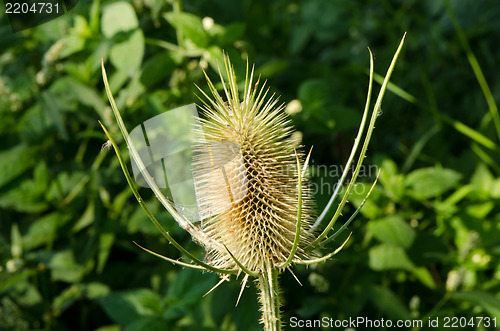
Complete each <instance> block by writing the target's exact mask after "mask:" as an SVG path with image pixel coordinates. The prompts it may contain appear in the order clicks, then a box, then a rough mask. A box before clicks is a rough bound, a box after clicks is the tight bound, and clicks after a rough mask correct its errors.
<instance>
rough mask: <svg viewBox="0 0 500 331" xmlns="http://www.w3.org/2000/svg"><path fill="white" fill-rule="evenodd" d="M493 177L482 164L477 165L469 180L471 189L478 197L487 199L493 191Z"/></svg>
mask: <svg viewBox="0 0 500 331" xmlns="http://www.w3.org/2000/svg"><path fill="white" fill-rule="evenodd" d="M494 180H495V177H493V175H492V174H491V172H490V171H489V170H488V167H486V165H485V164H484V163H480V164H478V165H477V167H476V170H475V171H474V174H473V175H472V178H471V180H470V184H471V186H472V188H473V189H474V190H475V191H476V193H478V194H479V195H480V196H482V197H485V198H488V197H490V194H491V192H492V190H493V184H494Z"/></svg>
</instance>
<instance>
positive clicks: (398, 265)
mask: <svg viewBox="0 0 500 331" xmlns="http://www.w3.org/2000/svg"><path fill="white" fill-rule="evenodd" d="M368 255H369V263H368V264H369V265H370V268H372V269H373V270H378V271H382V270H391V269H403V270H407V271H410V272H412V273H413V274H414V275H415V276H416V277H417V278H418V279H419V280H420V281H421V282H422V283H423V284H424V285H425V286H427V287H429V288H434V287H435V286H436V285H435V283H434V280H433V278H432V276H431V274H430V272H429V270H427V269H426V268H424V267H416V266H415V265H414V264H413V262H412V261H411V260H410V259H409V258H408V255H407V254H406V252H405V251H404V249H403V248H402V247H398V246H392V245H387V244H382V245H379V246H376V247H372V248H371V249H370V251H369V252H368Z"/></svg>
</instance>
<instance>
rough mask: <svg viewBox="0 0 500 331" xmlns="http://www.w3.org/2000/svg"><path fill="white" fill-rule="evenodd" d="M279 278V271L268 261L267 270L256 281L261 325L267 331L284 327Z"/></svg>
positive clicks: (276, 330) (277, 330)
mask: <svg viewBox="0 0 500 331" xmlns="http://www.w3.org/2000/svg"><path fill="white" fill-rule="evenodd" d="M278 276H279V270H278V269H277V268H274V267H273V266H272V262H269V261H268V263H266V270H264V271H263V272H262V273H261V274H260V275H259V277H258V278H257V280H256V281H257V288H258V289H259V301H260V304H261V308H260V309H261V311H262V318H261V323H262V324H263V325H264V330H265V331H279V330H281V327H282V323H281V310H280V309H281V304H282V303H281V300H280V295H279V294H280V292H279V285H278Z"/></svg>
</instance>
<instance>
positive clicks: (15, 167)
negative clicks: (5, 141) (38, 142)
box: [0, 144, 38, 187]
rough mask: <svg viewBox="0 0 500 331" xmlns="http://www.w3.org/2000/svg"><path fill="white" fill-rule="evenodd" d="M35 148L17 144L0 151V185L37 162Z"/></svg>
mask: <svg viewBox="0 0 500 331" xmlns="http://www.w3.org/2000/svg"><path fill="white" fill-rule="evenodd" d="M37 159H38V158H37V157H36V156H35V149H34V148H30V147H28V146H26V145H24V144H19V145H17V146H15V147H12V148H10V149H8V150H6V151H1V152H0V187H1V186H3V185H5V184H6V183H8V182H10V181H11V180H13V179H14V178H16V177H17V176H19V175H21V174H22V173H23V172H25V171H26V170H27V169H29V168H31V167H32V166H33V165H35V164H36V162H37Z"/></svg>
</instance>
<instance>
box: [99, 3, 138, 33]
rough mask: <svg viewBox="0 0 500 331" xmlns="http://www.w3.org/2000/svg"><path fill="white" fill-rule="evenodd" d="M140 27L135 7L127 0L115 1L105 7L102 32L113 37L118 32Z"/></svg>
mask: <svg viewBox="0 0 500 331" xmlns="http://www.w3.org/2000/svg"><path fill="white" fill-rule="evenodd" d="M137 27H139V21H138V20H137V16H136V14H135V10H134V7H132V5H130V4H129V3H127V2H123V1H120V2H115V3H112V4H110V5H108V6H106V7H104V10H103V14H102V19H101V30H102V34H103V35H104V36H105V37H107V38H111V37H113V36H114V35H115V34H116V33H118V32H126V31H130V30H133V29H136V28H137Z"/></svg>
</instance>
